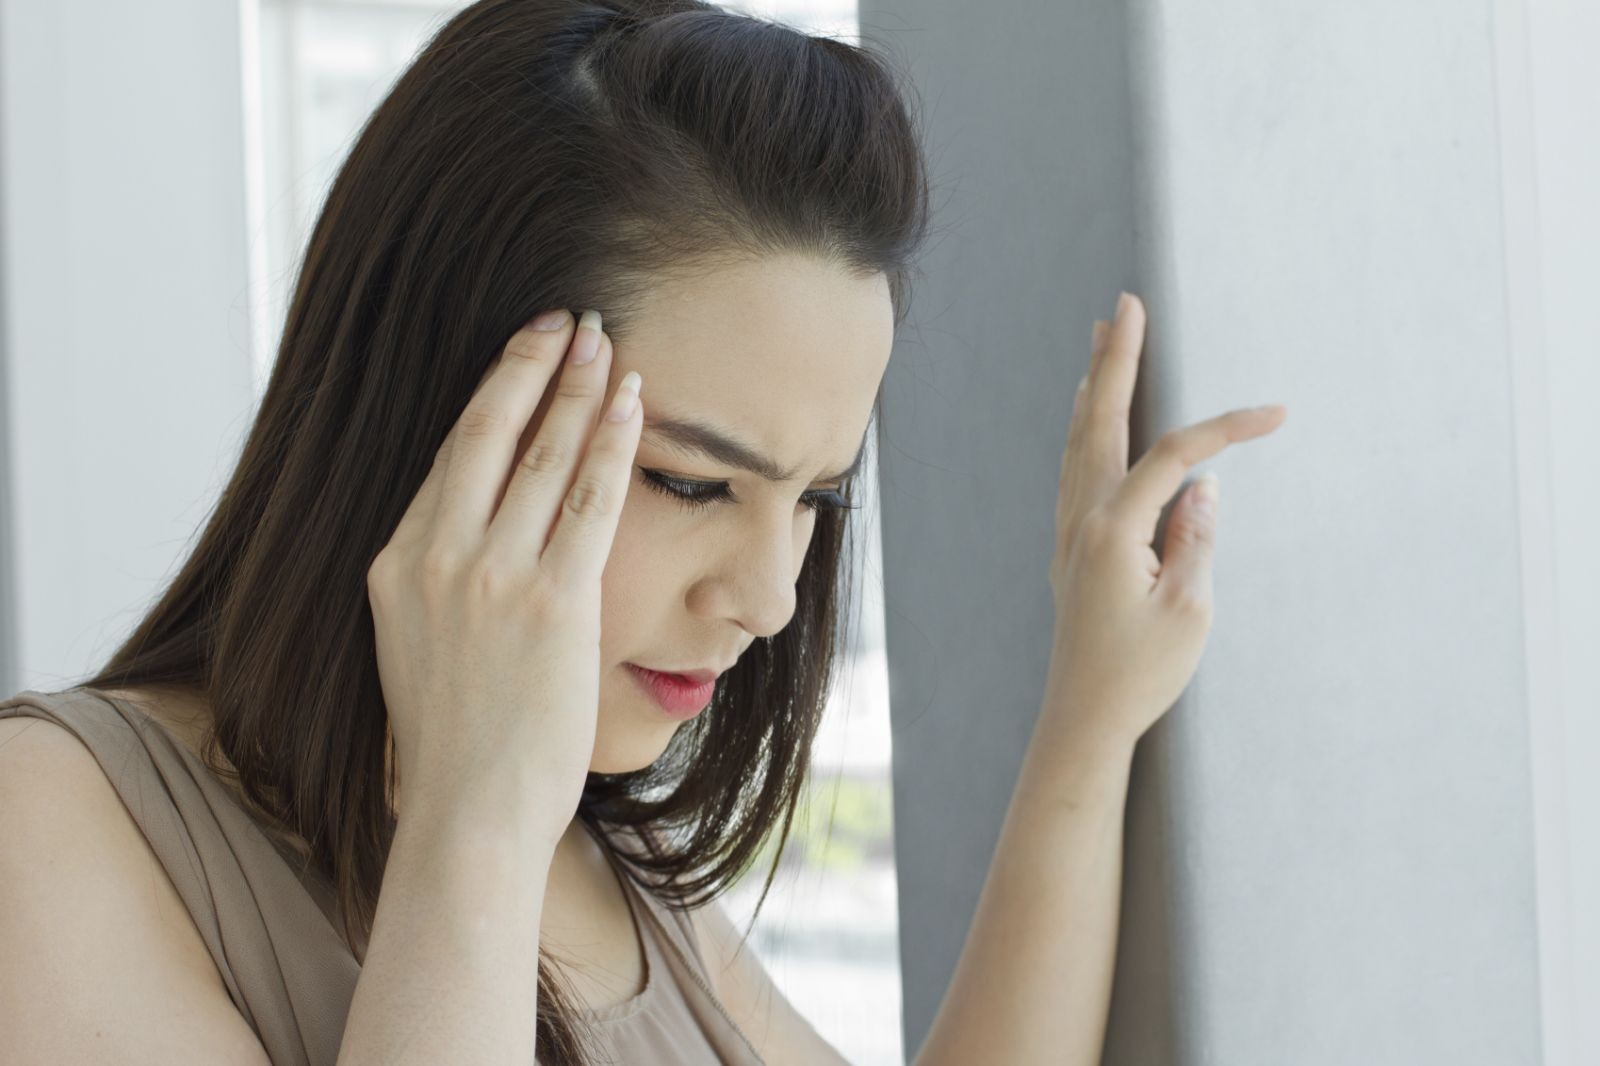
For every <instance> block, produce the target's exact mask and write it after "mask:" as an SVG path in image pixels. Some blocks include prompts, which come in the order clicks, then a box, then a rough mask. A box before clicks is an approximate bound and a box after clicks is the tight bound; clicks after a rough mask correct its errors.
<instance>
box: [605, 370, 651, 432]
mask: <svg viewBox="0 0 1600 1066" xmlns="http://www.w3.org/2000/svg"><path fill="white" fill-rule="evenodd" d="M642 380H643V379H642V378H640V376H639V372H638V371H637V370H630V371H628V372H627V373H626V374H624V375H622V384H621V385H618V386H617V395H616V398H615V399H613V400H612V401H611V410H609V411H607V412H606V421H607V422H626V421H627V420H628V419H630V418H632V417H633V409H634V406H635V401H636V400H638V398H639V384H640V382H641V381H642Z"/></svg>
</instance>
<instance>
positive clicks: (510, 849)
mask: <svg viewBox="0 0 1600 1066" xmlns="http://www.w3.org/2000/svg"><path fill="white" fill-rule="evenodd" d="M479 784H480V785H481V784H482V783H481V782H480V783H479ZM517 795H518V793H517V791H516V790H515V788H513V787H508V788H503V789H491V788H481V787H480V788H479V789H478V790H476V791H473V790H469V789H463V790H462V791H461V792H459V793H455V794H451V795H430V796H429V797H428V798H427V799H426V800H421V799H420V797H419V798H418V799H417V800H412V799H411V798H409V797H408V801H407V802H406V804H405V805H404V806H403V807H402V808H401V815H400V821H399V824H398V826H397V828H396V830H395V840H394V844H393V846H392V848H391V849H390V856H389V861H388V865H387V866H386V868H385V870H384V876H383V887H382V889H381V891H380V892H379V895H378V909H377V912H376V914H375V916H374V920H373V926H372V935H371V938H370V942H369V944H368V947H367V953H366V957H365V959H364V960H363V964H362V970H361V977H360V978H359V980H358V981H357V982H356V988H355V994H354V997H353V998H352V1000H351V1004H350V1013H349V1017H348V1019H347V1021H346V1023H345V1031H344V1037H343V1040H342V1041H341V1043H340V1046H339V1058H338V1066H377V1064H379V1063H382V1064H383V1066H406V1064H411V1063H416V1064H418V1066H421V1064H423V1063H439V1062H472V1063H484V1064H488V1063H505V1064H507V1066H511V1064H523V1063H529V1062H533V1061H535V1060H534V1041H535V1035H536V1029H535V1022H536V1018H537V1014H536V1012H537V1008H538V973H539V970H538V965H539V919H540V916H541V914H542V913H543V911H544V896H545V888H546V884H547V881H548V877H549V873H550V865H551V862H552V861H553V859H554V857H555V850H556V842H557V840H558V839H559V837H558V835H557V834H556V833H555V832H554V831H553V830H550V829H547V828H546V827H545V826H544V823H543V822H542V821H541V820H540V819H539V817H537V816H536V815H534V814H532V813H531V810H532V805H531V804H524V803H520V802H517V801H516V797H517Z"/></svg>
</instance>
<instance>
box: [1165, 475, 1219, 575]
mask: <svg viewBox="0 0 1600 1066" xmlns="http://www.w3.org/2000/svg"><path fill="white" fill-rule="evenodd" d="M1216 544H1217V475H1216V474H1215V473H1214V472H1211V471H1207V472H1206V473H1205V475H1203V476H1202V477H1199V478H1197V479H1195V481H1194V482H1192V483H1191V484H1190V485H1189V489H1188V491H1187V492H1185V493H1184V494H1183V499H1181V500H1180V501H1179V502H1178V506H1177V507H1175V508H1174V509H1173V511H1172V514H1171V516H1170V517H1169V518H1168V520H1167V537H1166V540H1165V541H1164V542H1163V544H1162V552H1161V579H1160V584H1161V587H1162V588H1164V589H1166V591H1167V594H1168V595H1171V594H1173V593H1178V594H1180V595H1181V597H1182V598H1183V599H1186V600H1194V601H1198V602H1201V603H1210V602H1211V557H1212V554H1213V552H1214V550H1215V548H1216Z"/></svg>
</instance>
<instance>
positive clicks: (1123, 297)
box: [1111, 292, 1128, 322]
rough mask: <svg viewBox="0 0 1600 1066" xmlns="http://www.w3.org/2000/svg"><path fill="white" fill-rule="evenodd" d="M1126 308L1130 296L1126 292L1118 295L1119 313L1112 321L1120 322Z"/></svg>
mask: <svg viewBox="0 0 1600 1066" xmlns="http://www.w3.org/2000/svg"><path fill="white" fill-rule="evenodd" d="M1126 306H1128V294H1127V293H1125V292H1119V293H1117V312H1116V314H1115V315H1113V316H1112V319H1111V321H1113V322H1117V321H1120V320H1121V318H1122V309H1123V308H1124V307H1126Z"/></svg>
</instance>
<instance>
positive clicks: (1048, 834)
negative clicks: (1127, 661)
mask: <svg viewBox="0 0 1600 1066" xmlns="http://www.w3.org/2000/svg"><path fill="white" fill-rule="evenodd" d="M1051 698H1053V697H1050V696H1047V701H1046V706H1045V708H1044V711H1043V712H1042V713H1041V714H1040V717H1039V719H1038V721H1037V723H1036V725H1035V727H1034V733H1033V737H1032V739H1031V741H1030V743H1029V745H1028V751H1027V754H1026V755H1025V756H1024V759H1023V763H1022V770H1021V772H1020V774H1019V775H1018V778H1017V784H1016V787H1015V789H1014V790H1013V792H1012V797H1011V803H1010V806H1009V807H1008V809H1007V812H1006V817H1005V821H1004V823H1003V825H1002V828H1001V833H1000V840H999V843H998V844H997V845H996V848H995V854H994V858H993V860H992V862H991V863H990V866H989V872H988V876H987V878H986V879H985V881H984V886H983V890H982V892H981V894H980V895H979V898H978V906H977V911H976V913H975V914H974V916H973V920H972V926H971V928H970V930H969V931H968V933H967V939H966V943H965V945H964V947H963V948H962V952H961V956H960V958H959V960H958V961H957V964H956V969H955V972H954V974H953V975H952V978H951V982H950V987H949V989H948V990H947V991H946V993H945V997H944V1000H943V1001H942V1002H941V1004H940V1007H939V1011H938V1013H937V1014H936V1015H935V1017H934V1021H933V1026H932V1028H931V1029H930V1030H929V1033H928V1037H927V1039H926V1041H925V1042H924V1044H923V1046H922V1048H921V1050H920V1052H919V1053H918V1055H917V1057H916V1059H915V1063H916V1066H955V1064H958V1063H970V1062H1019V1063H1020V1062H1056V1063H1064V1064H1069V1066H1078V1064H1081V1066H1092V1064H1096V1063H1098V1062H1099V1061H1100V1054H1101V1049H1102V1045H1103V1044H1104V1040H1105V1025H1106V1015H1107V1011H1108V1009H1109V1007H1110V1002H1111V978H1112V973H1113V970H1114V967H1115V962H1116V945H1117V923H1118V912H1119V907H1120V893H1121V886H1122V835H1123V834H1122V825H1123V812H1124V809H1125V807H1126V803H1127V795H1128V774H1129V770H1130V768H1131V764H1132V759H1133V742H1132V741H1128V740H1112V739H1100V738H1090V737H1088V736H1085V735H1083V734H1082V733H1081V732H1076V731H1075V730H1074V727H1073V725H1072V723H1073V721H1074V719H1073V718H1072V716H1071V715H1070V714H1069V713H1066V712H1067V708H1064V707H1059V706H1051V705H1050V702H1049V701H1050V699H1051Z"/></svg>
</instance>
